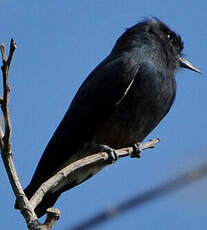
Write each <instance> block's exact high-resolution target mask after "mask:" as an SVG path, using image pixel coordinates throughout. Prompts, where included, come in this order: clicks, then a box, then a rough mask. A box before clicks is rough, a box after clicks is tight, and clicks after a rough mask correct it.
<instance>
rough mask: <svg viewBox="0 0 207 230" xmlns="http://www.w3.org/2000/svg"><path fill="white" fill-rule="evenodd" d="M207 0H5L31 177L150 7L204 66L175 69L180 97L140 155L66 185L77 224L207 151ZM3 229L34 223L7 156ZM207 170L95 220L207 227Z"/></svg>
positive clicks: (19, 138)
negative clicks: (24, 212)
mask: <svg viewBox="0 0 207 230" xmlns="http://www.w3.org/2000/svg"><path fill="white" fill-rule="evenodd" d="M206 12H207V4H206V1H204V0H200V1H193V0H189V1H187V0H183V1H180V0H174V1H168V0H165V1H164V0H162V1H161V0H158V1H150V0H145V1H137V0H119V1H118V0H116V1H115V0H110V1H109V0H108V1H107V0H105V1H104V0H96V1H95V0H91V1H85V0H82V1H78V0H76V1H74V0H71V1H66V0H62V1H57V0H50V1H49V0H44V1H40V0H36V1H28V0H27V1H26V0H22V1H19V0H18V1H17V0H7V1H5V0H0V42H5V44H6V46H7V47H8V45H9V41H10V38H14V39H15V41H16V42H17V45H18V49H17V50H16V52H15V55H14V58H13V62H12V65H11V71H10V79H11V80H10V82H11V87H12V92H11V117H12V124H13V154H14V159H15V163H16V166H17V170H18V173H19V176H20V178H21V181H22V184H23V186H26V185H27V184H28V183H29V181H30V179H31V176H32V174H33V172H34V170H35V168H36V165H37V162H38V160H39V159H40V156H41V154H42V152H43V150H44V148H45V146H46V144H47V142H48V141H49V139H50V137H51V136H52V134H53V132H54V130H55V128H56V127H57V125H58V124H59V122H60V121H61V119H62V117H63V115H64V113H65V112H66V110H67V108H68V106H69V104H70V102H71V100H72V98H73V96H74V95H75V92H76V91H77V89H78V87H79V86H80V84H81V82H82V81H83V80H84V79H85V78H86V77H87V75H88V74H89V73H90V72H91V71H92V70H93V69H94V68H95V67H96V65H97V64H98V63H99V62H100V61H102V60H103V58H105V57H106V56H107V55H108V54H109V52H110V51H111V49H112V47H113V45H114V43H115V41H116V39H117V38H118V37H119V36H120V35H121V34H122V33H123V31H124V30H125V29H126V28H127V27H130V26H131V25H133V24H135V23H137V22H138V21H140V20H142V19H143V17H151V16H156V17H158V18H160V19H161V20H163V21H164V22H165V23H166V24H167V25H168V26H170V27H171V28H172V29H173V30H175V31H176V32H177V33H179V34H180V35H181V36H182V38H183V40H184V46H185V48H184V54H185V56H186V57H187V58H188V59H189V60H190V61H191V62H192V63H193V64H194V65H195V66H197V67H198V68H200V69H201V71H202V72H203V75H199V74H196V73H194V72H191V71H189V70H180V71H178V72H177V74H176V79H177V85H178V90H177V98H176V101H175V103H174V105H173V108H172V109H171V111H170V113H169V114H168V115H167V117H166V118H165V119H164V120H163V121H162V122H161V123H160V125H159V126H158V127H157V128H156V129H155V130H154V131H153V132H152V133H151V134H150V135H149V136H148V137H147V139H150V138H155V137H160V138H161V139H162V142H161V143H160V144H159V145H158V146H157V147H156V148H155V149H153V150H148V151H145V152H144V153H143V156H142V158H141V159H140V160H135V159H130V158H129V159H128V158H126V159H122V160H120V161H119V162H117V163H116V164H115V165H113V166H111V167H107V168H106V169H104V170H103V171H102V172H101V173H99V174H98V175H96V176H95V177H93V178H92V179H90V180H88V181H87V182H85V183H83V184H82V185H80V186H78V187H76V188H74V189H73V190H71V191H68V192H67V193H65V194H64V195H63V196H62V197H61V198H60V199H59V200H58V202H57V203H56V205H55V207H58V208H60V209H61V211H62V218H61V220H59V221H58V223H57V224H56V225H55V227H54V229H56V230H57V229H58V230H59V229H65V228H69V227H72V226H73V225H75V224H77V223H79V222H80V221H82V220H85V219H87V218H88V217H90V216H93V215H95V214H96V213H97V212H98V211H100V210H102V209H104V208H108V207H110V206H112V205H114V204H116V203H118V202H120V201H122V200H124V199H128V198H130V197H132V196H133V195H136V194H138V193H141V192H143V191H144V190H145V189H149V188H151V187H153V186H155V185H156V184H158V183H162V181H165V180H167V179H168V178H173V177H174V175H177V174H179V173H182V172H184V171H185V170H187V169H190V168H191V167H193V166H196V165H198V164H199V163H201V162H204V161H207V143H206V127H207V119H206V115H207V109H206V98H207V90H206V88H207V78H206V73H207V65H206V53H207V47H206V41H207V24H206ZM0 172H1V173H0V184H1V190H0V191H1V207H2V208H1V212H3V215H1V217H2V218H1V223H0V228H1V229H8V227H9V229H11V230H13V229H26V225H25V222H24V219H23V217H22V216H21V215H20V213H19V212H18V211H15V210H14V209H13V205H14V200H15V198H14V195H13V193H12V191H11V187H10V185H9V183H8V179H7V176H6V173H5V170H4V167H3V164H2V162H1V161H0ZM206 184H207V178H204V179H202V180H201V181H199V182H197V183H195V184H193V185H190V186H187V187H186V188H185V189H182V190H179V191H177V192H176V193H173V194H171V195H169V196H167V197H164V198H163V199H161V200H157V201H155V202H153V203H149V204H147V205H145V206H143V207H141V208H139V209H133V210H132V211H131V212H128V213H127V214H125V215H123V216H121V217H118V218H115V219H113V220H112V221H111V222H107V223H106V224H103V225H101V226H99V227H97V228H95V229H101V230H112V229H132V230H133V229H137V228H140V229H143V230H151V229H152V230H153V229H159V230H165V229H168V230H171V229H173V230H174V229H189V230H193V229H205V228H206V219H207V213H206V202H207V198H206V193H207V185H206Z"/></svg>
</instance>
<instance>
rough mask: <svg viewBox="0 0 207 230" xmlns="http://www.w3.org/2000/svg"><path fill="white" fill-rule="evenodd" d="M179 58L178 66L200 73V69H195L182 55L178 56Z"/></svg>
mask: <svg viewBox="0 0 207 230" xmlns="http://www.w3.org/2000/svg"><path fill="white" fill-rule="evenodd" d="M179 60H180V67H183V68H186V69H190V70H193V71H195V72H197V73H200V74H201V71H200V70H199V69H197V68H196V67H195V66H193V64H191V63H190V62H189V61H188V60H187V59H185V58H184V57H181V56H180V57H179Z"/></svg>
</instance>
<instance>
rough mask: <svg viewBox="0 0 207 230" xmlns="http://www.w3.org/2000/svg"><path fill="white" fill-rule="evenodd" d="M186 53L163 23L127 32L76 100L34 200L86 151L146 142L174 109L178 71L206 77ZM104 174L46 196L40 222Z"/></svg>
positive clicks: (37, 180)
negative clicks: (62, 199)
mask: <svg viewBox="0 0 207 230" xmlns="http://www.w3.org/2000/svg"><path fill="white" fill-rule="evenodd" d="M182 50H183V42H182V40H181V37H180V36H178V35H176V34H175V33H174V32H173V31H171V30H170V29H169V28H168V27H167V26H166V25H165V24H164V23H163V22H161V21H160V20H159V19H156V18H153V19H146V20H144V21H142V22H141V23H138V24H136V25H134V26H132V27H131V28H129V29H127V30H126V31H125V33H124V34H122V35H121V37H120V38H119V39H118V40H117V42H116V44H115V46H114V48H113V49H112V51H111V53H110V54H109V56H108V57H106V58H105V59H104V60H103V62H101V63H100V64H99V65H98V66H97V67H96V68H95V69H94V70H93V71H92V73H91V74H90V75H89V76H88V77H87V78H86V80H85V81H84V82H83V84H82V85H81V87H80V89H79V90H78V92H77V94H76V95H75V97H74V99H73V101H72V103H71V105H70V107H69V109H68V111H67V112H66V114H65V116H64V118H63V120H62V121H61V123H60V124H59V126H58V128H57V129H56V131H55V133H54V135H53V137H52V138H51V140H50V142H49V143H48V145H47V147H46V149H45V151H44V153H43V155H42V157H41V159H40V161H39V164H38V166H37V169H36V171H35V173H34V175H33V178H32V180H31V182H30V184H29V185H28V186H27V188H26V189H25V193H26V195H27V197H28V199H30V198H31V197H32V196H33V194H34V193H35V192H36V190H37V189H38V188H39V187H40V185H41V184H42V183H43V182H45V181H46V180H47V179H49V178H50V177H51V176H53V175H54V174H55V173H56V172H57V171H58V170H60V169H61V168H63V167H64V166H65V165H66V164H69V163H71V162H73V161H76V160H78V159H80V158H82V157H84V156H86V155H87V154H88V155H89V154H91V153H88V152H87V151H85V152H84V148H85V147H84V146H90V145H92V144H93V145H94V144H96V145H97V146H103V145H106V146H109V147H110V148H113V149H118V148H121V147H127V146H130V145H133V144H135V143H137V142H142V141H143V139H144V138H145V137H146V136H147V135H148V134H149V133H150V132H151V131H152V130H153V129H154V128H155V127H156V126H157V124H158V123H159V122H160V121H161V120H162V118H163V117H164V116H165V115H166V114H167V113H168V111H169V110H170V108H171V106H172V104H173V101H174V99H175V95H176V81H175V77H174V74H175V72H176V70H177V69H178V68H179V67H183V68H188V69H191V70H193V71H196V72H200V71H199V70H198V69H196V68H195V67H194V66H193V65H192V64H191V63H190V62H188V61H187V60H186V59H184V57H183V56H182ZM101 169H102V167H101V166H99V167H97V166H93V167H90V168H88V169H87V170H84V171H82V172H81V173H79V174H78V175H77V174H76V175H74V176H73V177H72V178H71V179H70V181H69V182H68V184H67V186H65V187H63V188H60V189H59V190H57V191H56V192H54V193H49V194H46V195H45V196H44V198H43V200H42V201H41V203H40V204H39V205H38V206H37V207H36V209H35V212H36V214H37V215H38V217H40V216H42V215H44V214H45V212H46V209H47V208H49V207H52V206H53V205H54V203H55V202H56V200H57V199H58V197H59V196H60V195H61V193H62V192H64V191H66V190H68V189H71V188H72V187H74V186H76V185H78V184H80V183H82V182H83V181H85V180H87V179H88V178H89V177H91V176H92V175H94V174H95V173H97V172H98V171H100V170H101ZM16 207H17V205H16Z"/></svg>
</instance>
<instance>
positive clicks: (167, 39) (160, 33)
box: [143, 18, 201, 73]
mask: <svg viewBox="0 0 207 230" xmlns="http://www.w3.org/2000/svg"><path fill="white" fill-rule="evenodd" d="M143 24H146V26H147V27H148V33H149V34H151V35H152V34H153V35H154V36H155V37H156V39H158V40H159V41H160V42H161V43H162V46H163V47H165V49H166V50H167V51H168V52H167V53H170V55H171V56H173V57H175V59H176V60H175V61H177V63H178V65H179V66H178V67H182V68H187V69H190V70H192V71H195V72H198V73H201V71H200V70H199V69H197V68H196V67H195V66H193V64H192V63H190V62H189V61H188V60H187V59H185V58H184V57H183V54H182V50H183V48H184V44H183V41H182V39H181V36H180V35H178V34H176V33H175V32H173V31H172V30H171V29H169V27H167V26H166V25H165V24H164V23H163V22H162V21H160V20H159V19H157V18H153V19H151V20H146V21H144V22H143Z"/></svg>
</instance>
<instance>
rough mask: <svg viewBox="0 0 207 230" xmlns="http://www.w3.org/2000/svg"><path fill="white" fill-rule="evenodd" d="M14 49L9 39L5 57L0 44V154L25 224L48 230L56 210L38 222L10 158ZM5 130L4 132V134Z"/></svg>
mask: <svg viewBox="0 0 207 230" xmlns="http://www.w3.org/2000/svg"><path fill="white" fill-rule="evenodd" d="M15 49H16V43H15V42H14V40H13V39H11V43H10V51H9V56H8V59H7V56H6V49H5V46H4V44H2V45H1V46H0V50H1V56H2V66H1V70H2V74H3V98H2V97H0V104H1V110H2V113H3V117H4V126H5V127H4V130H3V127H2V124H0V149H1V156H2V159H3V162H4V166H5V168H6V171H7V175H8V177H9V180H10V183H11V186H12V189H13V191H14V194H15V196H16V198H17V200H18V204H19V206H20V208H21V212H22V214H23V216H24V218H25V220H26V222H27V226H28V228H29V229H30V230H37V229H38V230H49V229H51V228H52V226H53V224H55V222H56V221H57V220H58V218H59V216H60V215H59V214H58V212H57V211H54V210H53V211H50V212H49V213H48V217H47V219H46V222H45V223H44V224H40V223H39V222H38V218H37V216H36V214H35V212H34V208H33V207H32V205H31V204H30V202H29V201H28V199H27V197H26V195H25V194H24V191H23V189H22V185H21V183H20V180H19V177H18V174H17V171H16V168H15V165H14V161H13V158H12V143H11V133H12V125H11V119H10V111H9V101H10V86H9V67H10V64H11V61H12V57H13V54H14V51H15ZM4 131H5V134H4Z"/></svg>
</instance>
